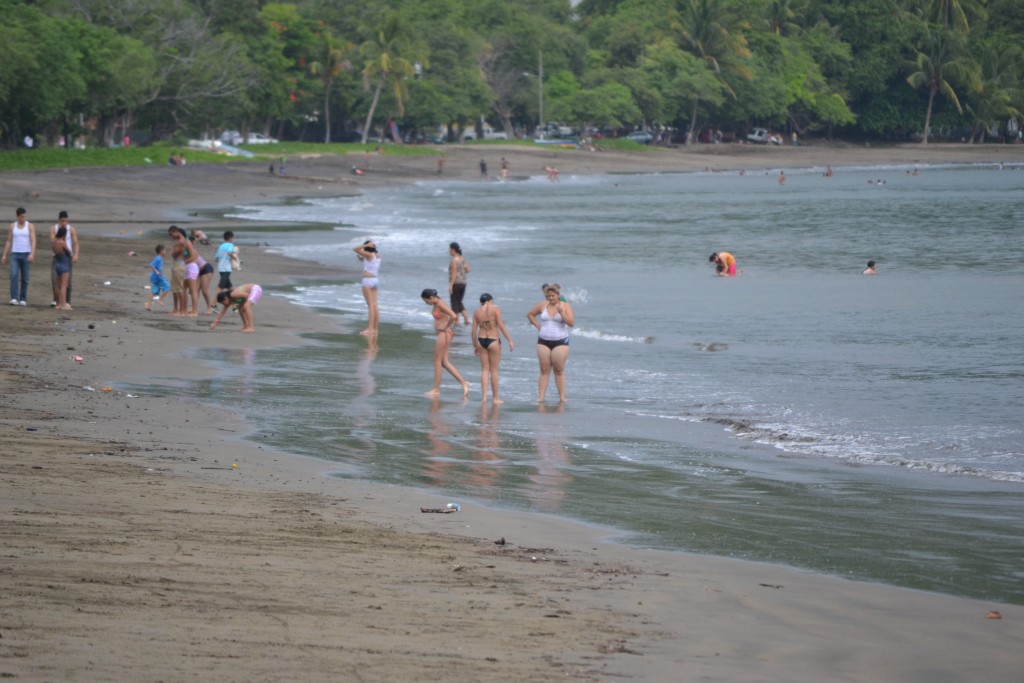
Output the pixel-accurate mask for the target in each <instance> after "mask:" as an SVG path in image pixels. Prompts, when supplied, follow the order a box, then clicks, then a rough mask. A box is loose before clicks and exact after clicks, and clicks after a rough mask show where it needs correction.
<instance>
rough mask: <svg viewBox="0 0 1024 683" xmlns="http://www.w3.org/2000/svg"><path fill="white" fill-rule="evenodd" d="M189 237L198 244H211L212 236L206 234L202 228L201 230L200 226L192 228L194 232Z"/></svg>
mask: <svg viewBox="0 0 1024 683" xmlns="http://www.w3.org/2000/svg"><path fill="white" fill-rule="evenodd" d="M188 238H189V239H190V240H192V241H193V242H195V243H196V244H202V245H205V246H210V238H209V237H207V236H206V233H205V232H203V231H202V230H200V229H198V228H196V229H194V230H192V232H191V233H190V234H189V236H188Z"/></svg>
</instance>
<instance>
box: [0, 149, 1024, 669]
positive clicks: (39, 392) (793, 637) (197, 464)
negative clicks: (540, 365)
mask: <svg viewBox="0 0 1024 683" xmlns="http://www.w3.org/2000/svg"><path fill="white" fill-rule="evenodd" d="M446 151H447V154H448V157H449V161H448V166H447V169H446V173H445V175H446V177H463V178H473V177H476V176H477V175H478V173H479V171H478V169H477V166H476V163H477V162H478V161H479V158H480V155H481V154H482V153H485V154H487V155H488V158H489V161H490V165H491V168H492V169H493V168H496V167H497V159H498V157H499V156H500V155H502V154H504V155H505V156H507V157H508V159H509V161H510V163H511V166H512V173H513V174H514V175H519V174H527V173H529V174H534V173H537V172H540V169H541V167H543V166H544V165H545V164H549V163H554V164H556V165H558V166H559V168H560V169H561V170H562V173H563V175H565V174H567V173H597V172H607V171H625V172H631V171H642V170H662V171H676V170H688V169H689V170H692V169H700V168H704V167H705V166H709V167H714V168H721V169H729V170H735V169H738V168H748V169H756V168H780V167H786V168H792V167H800V166H823V165H825V164H832V165H833V166H836V167H837V168H841V167H843V166H850V165H864V164H884V163H908V164H913V163H922V164H923V163H939V162H948V161H952V162H987V161H994V162H999V161H1004V162H1020V161H1022V160H1024V148H1021V147H1018V146H1013V147H983V148H974V147H963V146H955V147H944V146H929V147H927V148H922V147H919V146H913V147H900V148H888V149H884V150H873V149H864V148H833V147H829V148H813V147H801V148H797V149H792V148H785V149H779V148H763V147H752V146H741V145H722V146H703V147H702V148H699V150H698V151H688V150H668V151H665V152H661V153H655V154H650V153H648V154H644V153H631V154H630V153H607V152H601V153H587V152H565V151H553V150H524V149H523V148H518V147H514V146H507V147H487V148H468V149H464V148H450V149H448V150H446ZM353 163H362V158H361V157H358V158H349V159H346V158H339V157H318V158H307V159H301V158H290V159H289V173H290V174H291V177H289V178H279V177H275V176H271V175H270V174H268V173H267V172H266V169H265V167H263V166H262V165H244V164H233V165H230V166H187V167H185V168H183V169H173V168H165V167H159V168H151V169H141V170H140V169H98V170H97V169H89V170H71V171H68V172H63V171H57V172H55V171H48V172H37V173H25V174H18V175H9V174H8V175H3V176H0V179H2V183H0V196H2V197H3V205H4V206H7V207H9V209H10V214H11V217H12V218H13V213H14V212H13V209H14V207H15V206H25V207H27V208H28V209H29V211H30V218H31V219H32V220H33V221H34V222H35V223H36V225H37V228H39V229H40V230H41V232H44V234H45V230H47V229H48V226H49V224H50V219H51V218H52V217H53V216H55V215H56V213H57V211H58V210H60V209H65V208H66V209H68V210H69V211H70V212H71V215H72V217H73V219H74V220H73V223H75V224H76V225H77V226H78V228H79V231H80V235H81V238H82V258H81V260H80V262H79V264H77V265H76V267H75V273H74V290H75V295H74V301H73V303H74V305H75V311H73V312H69V313H58V312H55V311H54V310H52V309H50V308H49V307H48V306H47V304H48V303H49V301H50V298H51V297H50V294H49V293H48V283H49V263H50V255H49V253H45V252H41V253H40V255H39V257H38V258H37V263H36V264H35V266H34V268H35V269H34V272H33V278H32V284H31V289H30V296H29V300H30V302H31V303H32V304H33V305H31V306H29V307H27V308H21V307H9V306H0V344H2V346H0V348H2V349H3V351H2V355H0V387H2V399H0V481H2V484H0V539H2V552H0V594H2V595H3V599H2V601H0V677H3V678H11V679H12V680H24V681H133V680H151V681H184V680H201V681H293V680H294V681H299V680H302V681H321V680H323V681H402V680H424V681H510V680H511V681H516V680H526V679H527V678H540V677H544V678H556V677H557V678H560V679H567V680H581V681H610V680H638V681H680V680H682V681H691V680H693V681H696V680H706V681H722V682H730V681H731V682H735V681H741V682H745V681H865V682H867V681H871V682H872V683H875V682H878V681H921V682H922V683H924V682H928V683H933V682H934V681H967V680H982V679H986V680H987V679H992V680H1020V676H1021V673H1020V672H1021V666H1022V664H1024V657H1022V655H1021V652H1022V651H1024V625H1022V624H1024V608H1022V607H1021V606H1018V605H999V604H991V603H985V602H982V601H976V600H967V599H961V598H956V597H951V596H946V595H937V594H931V593H924V592H917V591H910V590H904V589H897V588H891V587H887V586H880V585H875V584H866V583H857V582H851V581H846V580H843V579H841V578H836V577H829V576H821V575H817V574H813V573H809V572H803V571H797V570H792V569H788V568H785V567H778V566H773V565H764V564H754V563H746V562H738V561H731V560H726V559H718V558H708V557H699V556H690V555H685V554H674V553H662V552H655V551H646V550H637V549H632V548H628V547H624V546H621V545H619V544H616V543H613V542H608V541H607V540H604V537H606V536H607V535H608V534H607V532H606V531H605V530H601V529H594V528H590V527H585V526H582V525H576V524H572V523H569V522H565V521H561V520H557V519H551V518H548V517H544V516H541V515H531V514H517V513H510V512H507V511H501V510H494V509H489V508H486V507H481V506H477V505H473V504H467V503H464V504H463V508H462V511H461V512H459V513H455V514H445V515H438V514H422V513H420V512H419V508H420V507H421V506H425V507H438V506H440V505H443V504H444V503H445V502H447V501H446V500H444V499H443V498H440V497H439V496H438V494H437V492H432V491H421V490H414V489H404V488H399V487H391V486H383V485H375V484H367V483H363V482H357V481H351V480H348V479H341V478H336V477H330V476H325V475H326V474H328V473H329V470H330V468H331V464H330V463H327V462H322V461H317V460H312V459H308V458H301V457H298V456H293V455H288V454H284V453H279V452H274V451H271V450H269V449H266V448H264V447H262V446H260V445H259V444H258V443H255V442H253V441H248V440H245V439H244V438H243V437H244V436H245V434H247V433H248V431H249V427H248V425H247V424H246V421H245V416H244V415H236V414H233V413H230V412H226V411H214V410H210V409H209V408H207V407H205V406H200V405H197V404H193V403H189V402H183V401H175V400H170V399H166V398H162V397H159V396H129V395H127V394H126V393H125V392H123V391H121V390H119V389H117V388H112V389H111V390H110V391H104V388H105V387H108V386H110V385H116V384H118V383H120V382H131V383H136V384H142V383H145V384H166V385H168V386H171V387H174V386H175V385H176V384H177V383H179V382H181V381H184V380H187V379H189V378H194V377H200V376H203V375H204V374H205V373H209V372H211V371H213V369H212V368H210V367H204V366H203V365H202V364H201V363H199V362H197V361H193V360H190V359H188V358H186V354H185V351H184V350H186V349H189V348H193V349H194V348H201V347H215V348H234V349H243V348H266V347H272V346H282V345H295V344H301V343H303V342H302V341H301V340H300V339H299V338H298V337H296V336H295V333H296V332H300V331H310V330H328V329H329V330H332V331H337V330H338V329H339V327H340V328H341V330H342V331H343V332H345V331H348V332H352V333H354V332H355V330H348V329H346V327H345V323H343V322H339V319H338V318H335V317H331V316H320V315H315V314H311V313H309V312H308V311H305V310H304V309H299V308H298V307H294V306H291V305H289V304H287V303H285V302H283V301H282V300H280V299H277V298H275V297H273V296H265V297H264V299H263V300H262V301H261V302H260V304H259V306H258V307H257V313H256V315H257V317H256V327H257V332H256V334H253V335H242V334H238V332H237V330H238V319H237V316H231V317H229V318H227V319H226V321H225V323H223V324H222V325H221V327H219V328H218V329H217V330H216V331H215V332H210V331H208V330H207V329H206V328H207V325H208V318H207V319H203V318H200V319H199V320H197V319H195V318H192V319H185V318H172V317H171V316H168V315H166V314H163V313H146V312H145V311H144V310H142V303H143V302H144V299H145V297H146V292H145V290H143V289H142V285H143V284H144V283H145V282H146V271H145V267H144V266H145V263H147V262H148V260H149V254H150V253H151V251H152V246H153V244H154V242H155V241H156V238H154V237H153V236H152V235H150V234H148V231H149V230H152V229H157V228H159V229H161V230H162V229H163V228H165V227H166V225H167V223H168V222H171V221H174V222H178V223H179V224H186V225H195V226H197V227H203V228H204V229H206V230H207V232H209V233H210V234H211V236H213V234H214V233H216V232H218V231H219V230H220V229H221V228H222V226H223V225H226V224H227V223H229V221H224V220H211V219H209V218H208V216H209V214H210V212H212V211H214V210H216V209H220V208H226V207H228V206H230V205H232V204H234V203H237V202H250V201H264V202H265V201H272V200H275V199H284V198H287V197H290V196H311V195H317V194H323V195H336V194H338V193H341V192H357V191H359V189H360V188H362V187H367V186H373V185H379V184H388V183H396V184H397V183H406V182H409V181H410V180H413V179H415V178H418V177H435V168H436V166H435V159H434V158H432V157H426V158H408V157H374V158H372V159H371V170H370V172H369V174H368V175H367V176H364V177H360V178H358V182H357V183H353V182H352V180H353V179H352V178H350V177H349V176H348V175H347V174H346V172H347V170H348V169H349V168H350V166H351V165H352V164H353ZM534 169H535V170H534ZM44 218H45V219H46V220H44ZM140 230H142V231H147V234H145V235H144V237H140V236H138V235H137V234H136V233H137V231H140ZM122 231H123V232H124V233H125V235H124V236H123V237H120V236H119V235H120V233H121V232H122ZM240 232H241V231H240ZM161 237H162V234H161ZM129 251H135V252H137V253H138V254H139V255H137V256H129V255H128V252H129ZM245 257H246V269H245V271H244V272H243V273H242V274H241V276H242V277H241V281H252V282H260V283H262V284H274V283H279V282H285V281H294V280H295V279H296V278H298V277H299V273H300V272H301V274H302V275H304V276H309V275H315V273H310V272H309V271H308V268H305V267H303V269H302V270H301V271H300V270H299V268H297V267H296V264H295V263H293V262H290V261H288V260H287V259H284V258H282V257H279V256H276V255H274V254H270V253H266V252H265V251H263V250H259V249H256V248H247V249H246V251H245ZM321 275H322V273H321ZM238 280H239V278H236V284H237V283H239V282H238ZM106 283H109V284H106ZM4 300H6V299H4ZM360 322H361V321H360ZM74 356H82V358H83V362H82V363H77V362H75V361H74V360H73V357H74ZM83 387H92V388H93V389H95V390H94V391H88V390H86V389H84V388H83ZM236 464H237V467H234V465H236ZM501 538H504V539H506V541H507V543H506V544H505V545H496V544H495V543H494V541H495V540H498V539H501ZM992 611H996V612H998V613H999V616H1001V617H1002V618H1001V619H993V618H989V617H990V616H995V615H992V614H990V612H992Z"/></svg>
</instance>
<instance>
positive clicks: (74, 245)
mask: <svg viewBox="0 0 1024 683" xmlns="http://www.w3.org/2000/svg"><path fill="white" fill-rule="evenodd" d="M60 228H67V229H68V234H67V236H66V237H65V238H64V240H65V241H66V242H67V245H68V249H70V250H71V264H72V265H71V266H70V268H71V270H69V271H68V291H67V294H66V295H65V301H66V302H67V304H68V305H69V306H70V305H71V276H72V275H73V274H74V272H75V271H74V264H75V263H78V231H77V230H75V227H74V226H73V225H71V223H69V222H68V212H67V211H61V212H60V213H59V214H57V223H56V224H55V225H54V226H53V227H52V228H50V240H53V239H54V238H55V237H56V236H57V230H58V229H60ZM50 284H51V285H53V289H54V292H53V301H52V302H51V303H50V306H56V305H57V257H56V256H54V258H53V265H52V266H50Z"/></svg>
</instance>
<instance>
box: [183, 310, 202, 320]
mask: <svg viewBox="0 0 1024 683" xmlns="http://www.w3.org/2000/svg"><path fill="white" fill-rule="evenodd" d="M185 317H186V318H198V317H199V313H197V312H196V311H189V312H188V313H186V314H185Z"/></svg>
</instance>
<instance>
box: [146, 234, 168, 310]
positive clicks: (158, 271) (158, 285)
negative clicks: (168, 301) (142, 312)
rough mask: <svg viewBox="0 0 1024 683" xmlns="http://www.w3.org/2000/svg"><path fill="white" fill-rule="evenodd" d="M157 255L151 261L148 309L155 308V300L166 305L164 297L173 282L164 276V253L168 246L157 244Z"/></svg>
mask: <svg viewBox="0 0 1024 683" xmlns="http://www.w3.org/2000/svg"><path fill="white" fill-rule="evenodd" d="M154 251H155V252H156V256H155V257H154V258H153V260H152V261H150V262H149V301H147V302H146V310H147V311H151V310H153V302H154V301H156V302H157V303H158V304H160V305H161V306H163V305H164V297H165V296H167V292H168V291H170V289H171V283H170V282H168V281H167V278H165V277H164V254H166V253H167V247H165V246H164V245H162V244H158V245H156V249H155V250H154Z"/></svg>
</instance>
